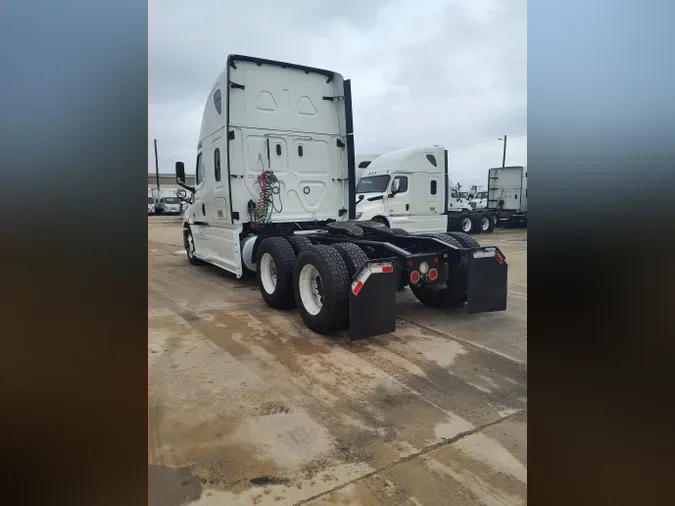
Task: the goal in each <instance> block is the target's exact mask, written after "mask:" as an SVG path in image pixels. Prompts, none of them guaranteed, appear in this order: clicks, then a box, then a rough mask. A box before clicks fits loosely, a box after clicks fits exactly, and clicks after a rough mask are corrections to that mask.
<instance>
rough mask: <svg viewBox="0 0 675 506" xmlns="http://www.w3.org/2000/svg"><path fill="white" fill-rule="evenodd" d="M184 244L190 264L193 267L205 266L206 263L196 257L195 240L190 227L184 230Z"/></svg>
mask: <svg viewBox="0 0 675 506" xmlns="http://www.w3.org/2000/svg"><path fill="white" fill-rule="evenodd" d="M183 244H184V245H185V252H186V253H187V258H188V262H190V263H191V264H192V265H204V262H203V261H201V260H200V259H199V258H197V257H196V256H195V240H194V238H193V237H192V230H190V227H188V228H185V229H183Z"/></svg>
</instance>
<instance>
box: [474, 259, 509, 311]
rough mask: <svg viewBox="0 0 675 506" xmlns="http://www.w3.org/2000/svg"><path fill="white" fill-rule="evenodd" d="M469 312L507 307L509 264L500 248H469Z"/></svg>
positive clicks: (500, 309) (498, 309) (499, 309)
mask: <svg viewBox="0 0 675 506" xmlns="http://www.w3.org/2000/svg"><path fill="white" fill-rule="evenodd" d="M468 254H469V288H468V293H467V300H466V312H467V313H488V312H491V311H504V310H505V309H506V290H507V276H508V266H507V264H506V259H505V258H504V255H503V254H502V252H501V251H499V248H495V247H486V248H474V249H472V250H469V252H468Z"/></svg>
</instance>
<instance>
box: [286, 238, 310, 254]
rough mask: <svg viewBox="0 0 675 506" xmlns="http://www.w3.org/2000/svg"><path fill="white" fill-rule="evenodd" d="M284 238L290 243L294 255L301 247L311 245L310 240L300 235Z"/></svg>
mask: <svg viewBox="0 0 675 506" xmlns="http://www.w3.org/2000/svg"><path fill="white" fill-rule="evenodd" d="M286 239H288V242H290V243H291V247H292V248H293V251H295V254H296V256H297V255H298V253H300V252H301V251H302V250H303V249H305V248H309V247H310V246H311V245H312V241H310V240H309V239H307V238H306V237H303V236H301V235H291V236H289V237H287V238H286Z"/></svg>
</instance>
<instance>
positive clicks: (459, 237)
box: [447, 232, 480, 248]
mask: <svg viewBox="0 0 675 506" xmlns="http://www.w3.org/2000/svg"><path fill="white" fill-rule="evenodd" d="M447 235H449V236H452V238H453V239H455V240H456V241H457V242H458V243H459V244H460V245H461V246H462V247H463V248H480V244H478V241H477V240H476V239H474V238H473V237H471V236H470V235H469V234H465V233H464V232H448V234H447Z"/></svg>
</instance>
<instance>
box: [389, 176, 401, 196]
mask: <svg viewBox="0 0 675 506" xmlns="http://www.w3.org/2000/svg"><path fill="white" fill-rule="evenodd" d="M400 189H401V180H400V179H394V182H393V183H391V193H392V194H394V195H396V194H397V193H398V191H399V190H400Z"/></svg>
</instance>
